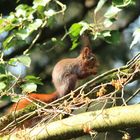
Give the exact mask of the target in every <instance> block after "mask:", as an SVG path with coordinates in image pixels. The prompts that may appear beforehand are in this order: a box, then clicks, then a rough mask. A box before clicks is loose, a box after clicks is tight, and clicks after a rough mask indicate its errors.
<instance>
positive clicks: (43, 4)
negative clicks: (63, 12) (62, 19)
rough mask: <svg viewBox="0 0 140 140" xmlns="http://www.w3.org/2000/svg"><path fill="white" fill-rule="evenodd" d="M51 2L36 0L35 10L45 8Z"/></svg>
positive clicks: (34, 2) (34, 3)
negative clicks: (40, 7) (39, 7)
mask: <svg viewBox="0 0 140 140" xmlns="http://www.w3.org/2000/svg"><path fill="white" fill-rule="evenodd" d="M49 2H50V0H34V1H33V5H34V6H33V8H37V7H38V6H43V7H45V6H46V4H47V3H49Z"/></svg>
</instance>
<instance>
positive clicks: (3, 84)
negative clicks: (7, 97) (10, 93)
mask: <svg viewBox="0 0 140 140" xmlns="http://www.w3.org/2000/svg"><path fill="white" fill-rule="evenodd" d="M5 87H6V84H5V83H4V82H0V91H1V90H3V89H4V88H5Z"/></svg>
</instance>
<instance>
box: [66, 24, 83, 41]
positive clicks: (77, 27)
mask: <svg viewBox="0 0 140 140" xmlns="http://www.w3.org/2000/svg"><path fill="white" fill-rule="evenodd" d="M81 29H82V25H81V24H79V23H74V24H73V25H72V26H71V27H70V29H69V35H70V37H71V39H72V40H75V39H77V38H78V37H79V35H80V31H81Z"/></svg>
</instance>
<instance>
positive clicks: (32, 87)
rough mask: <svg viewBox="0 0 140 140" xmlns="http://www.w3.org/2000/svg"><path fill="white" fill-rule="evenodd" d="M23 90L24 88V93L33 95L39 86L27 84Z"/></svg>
mask: <svg viewBox="0 0 140 140" xmlns="http://www.w3.org/2000/svg"><path fill="white" fill-rule="evenodd" d="M21 88H22V92H23V93H31V92H33V91H36V89H37V85H36V84H34V83H26V84H23V85H22V86H21Z"/></svg>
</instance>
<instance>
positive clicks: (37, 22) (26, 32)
mask: <svg viewBox="0 0 140 140" xmlns="http://www.w3.org/2000/svg"><path fill="white" fill-rule="evenodd" d="M41 24H42V20H41V19H36V20H35V21H34V22H33V23H30V24H29V25H28V26H27V28H25V29H21V30H18V31H17V32H16V35H17V37H19V38H21V39H22V40H25V39H26V38H27V37H28V36H29V35H30V34H31V33H32V32H33V31H35V30H37V29H38V28H39V27H40V26H41Z"/></svg>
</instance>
